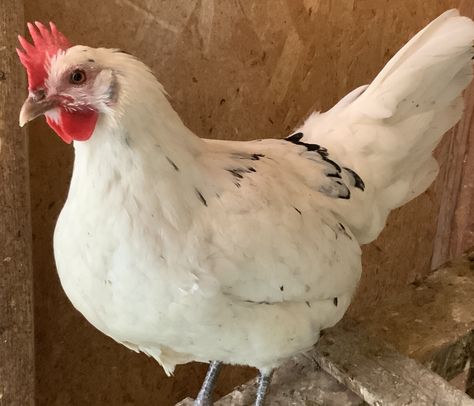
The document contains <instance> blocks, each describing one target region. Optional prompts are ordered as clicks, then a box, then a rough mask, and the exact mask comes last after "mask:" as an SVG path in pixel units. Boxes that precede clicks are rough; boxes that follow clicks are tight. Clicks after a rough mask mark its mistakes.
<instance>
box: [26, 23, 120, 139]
mask: <svg viewBox="0 0 474 406" xmlns="http://www.w3.org/2000/svg"><path fill="white" fill-rule="evenodd" d="M28 30H29V32H30V35H31V38H32V40H33V41H32V42H33V44H30V43H29V42H28V41H26V40H25V39H24V38H23V37H21V36H19V41H20V44H21V46H22V47H23V49H21V50H20V49H17V52H18V55H19V57H20V60H21V63H22V64H23V66H24V67H25V68H26V71H27V75H28V85H29V86H28V90H29V95H28V98H27V99H26V101H25V103H24V104H23V107H22V109H21V112H20V125H21V126H23V125H24V124H26V123H27V122H28V121H31V120H33V119H34V118H36V117H38V116H39V115H41V114H44V115H45V116H46V121H47V122H48V124H49V126H50V127H51V128H52V129H53V130H54V131H55V132H56V133H57V134H58V135H59V136H60V137H61V138H62V139H63V140H64V141H65V142H67V143H71V142H72V141H85V140H88V139H89V138H90V137H91V135H92V134H93V132H94V129H95V127H96V125H97V122H98V119H99V116H100V114H101V113H104V112H107V111H109V110H110V108H111V106H113V104H114V103H115V102H116V98H117V86H118V85H117V80H116V77H115V73H114V71H113V70H112V69H110V68H108V67H107V66H106V55H105V56H104V52H102V53H101V52H100V51H101V49H95V48H89V47H85V46H71V45H70V43H69V41H68V40H67V39H66V37H65V36H64V35H63V34H61V33H60V32H59V31H58V30H57V29H56V26H55V25H54V24H53V23H50V27H49V29H48V28H47V27H45V26H44V25H43V24H41V23H38V22H37V23H35V24H28ZM103 51H105V50H103ZM107 51H109V50H107Z"/></svg>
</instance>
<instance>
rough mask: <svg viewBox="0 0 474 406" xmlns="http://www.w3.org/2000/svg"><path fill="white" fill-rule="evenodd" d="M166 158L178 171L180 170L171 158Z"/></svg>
mask: <svg viewBox="0 0 474 406" xmlns="http://www.w3.org/2000/svg"><path fill="white" fill-rule="evenodd" d="M166 160H167V161H168V162H169V163H170V165H171V166H172V167H173V168H174V170H175V171H176V172H179V168H178V165H176V164H175V163H174V162H173V161H172V160H171V159H170V158H168V157H166Z"/></svg>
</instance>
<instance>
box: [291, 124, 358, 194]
mask: <svg viewBox="0 0 474 406" xmlns="http://www.w3.org/2000/svg"><path fill="white" fill-rule="evenodd" d="M303 136H304V134H303V133H302V132H298V133H295V134H292V135H290V136H288V137H286V138H285V140H286V141H289V142H291V143H293V144H296V145H302V146H304V147H305V148H306V149H307V150H308V151H314V152H316V153H318V154H319V156H320V157H321V159H322V160H323V161H324V162H326V163H328V164H330V165H331V166H332V167H333V169H334V170H335V171H333V172H330V173H326V176H327V177H328V178H334V179H342V176H341V172H342V170H344V171H345V172H346V173H347V174H348V175H349V178H350V180H351V186H354V187H356V188H358V189H360V190H362V191H364V190H365V184H364V181H363V180H362V178H361V177H360V176H359V175H358V174H357V173H356V172H355V171H354V170H352V169H350V168H347V167H344V168H341V166H340V165H339V164H338V163H337V162H334V161H333V160H332V159H330V158H329V152H328V150H327V149H326V148H324V147H322V146H321V145H319V144H310V143H307V142H303V141H301V140H302V139H303ZM334 183H335V184H336V185H337V186H335V185H324V186H322V187H321V188H320V191H321V192H322V193H325V194H327V195H329V196H331V197H337V198H340V199H350V197H351V192H350V190H349V188H348V187H347V186H346V185H345V184H344V183H343V182H342V181H339V180H335V181H334Z"/></svg>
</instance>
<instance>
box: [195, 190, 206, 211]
mask: <svg viewBox="0 0 474 406" xmlns="http://www.w3.org/2000/svg"><path fill="white" fill-rule="evenodd" d="M194 190H195V191H196V193H197V195H198V197H199V200H200V201H201V203H202V204H203V205H204V206H206V207H207V201H206V199H204V196H203V195H202V193H201V192H200V191H199V190H198V189H197V188H194Z"/></svg>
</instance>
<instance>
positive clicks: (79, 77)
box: [69, 69, 86, 85]
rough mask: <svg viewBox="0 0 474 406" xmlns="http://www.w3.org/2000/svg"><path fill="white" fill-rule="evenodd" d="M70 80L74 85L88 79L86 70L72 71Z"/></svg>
mask: <svg viewBox="0 0 474 406" xmlns="http://www.w3.org/2000/svg"><path fill="white" fill-rule="evenodd" d="M69 81H70V82H71V83H72V84H73V85H81V84H82V83H84V82H85V81H86V72H84V71H83V70H82V69H76V70H75V71H74V72H72V73H71V76H70V77H69Z"/></svg>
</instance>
